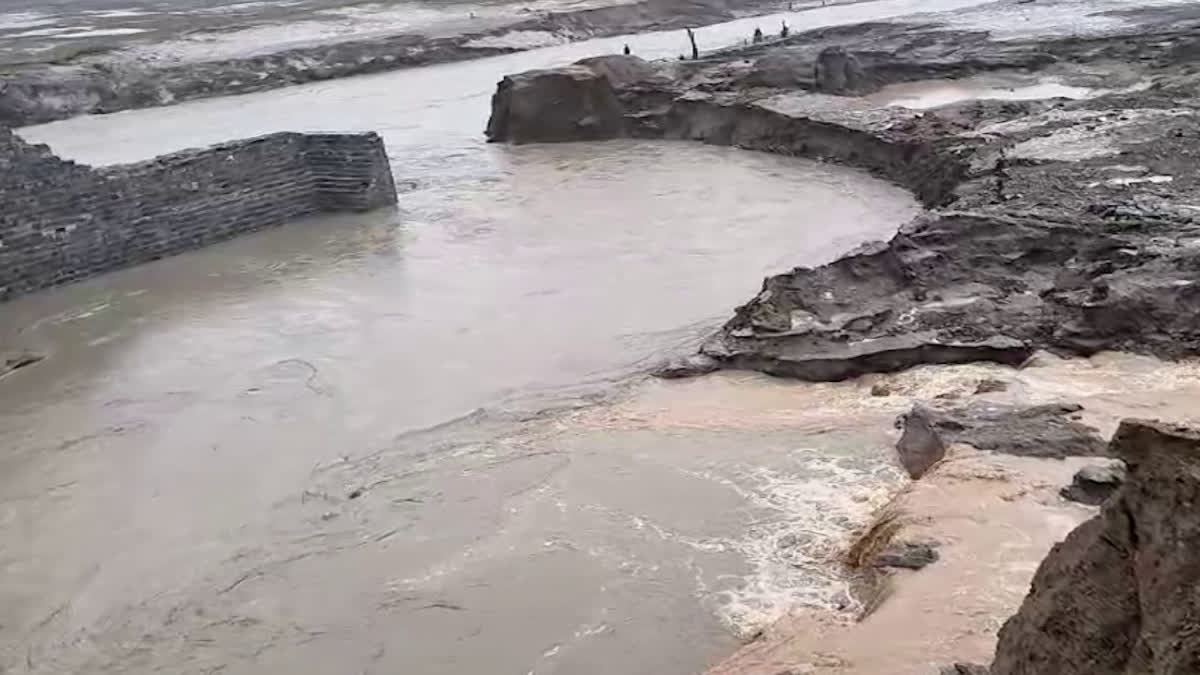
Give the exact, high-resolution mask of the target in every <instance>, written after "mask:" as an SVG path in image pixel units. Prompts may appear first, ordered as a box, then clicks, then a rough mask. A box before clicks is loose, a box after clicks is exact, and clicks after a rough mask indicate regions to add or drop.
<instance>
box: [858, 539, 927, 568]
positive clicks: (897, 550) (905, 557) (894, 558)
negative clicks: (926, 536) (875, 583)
mask: <svg viewBox="0 0 1200 675" xmlns="http://www.w3.org/2000/svg"><path fill="white" fill-rule="evenodd" d="M938 557H939V555H938V552H937V549H936V548H934V547H933V545H931V544H927V543H923V542H910V541H903V542H892V543H891V544H890V545H889V546H888V547H887V548H885V549H884V550H883V551H881V552H880V553H879V554H878V555H876V556H875V558H874V559H873V560H872V561H871V564H872V565H873V566H875V567H900V568H903V569H909V570H919V569H921V568H923V567H925V566H926V565H930V564H932V563H935V562H937V560H938Z"/></svg>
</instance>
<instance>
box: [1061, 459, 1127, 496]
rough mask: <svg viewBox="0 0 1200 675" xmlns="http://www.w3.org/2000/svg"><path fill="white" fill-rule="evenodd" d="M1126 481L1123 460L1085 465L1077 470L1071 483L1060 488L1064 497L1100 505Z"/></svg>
mask: <svg viewBox="0 0 1200 675" xmlns="http://www.w3.org/2000/svg"><path fill="white" fill-rule="evenodd" d="M1124 482H1125V465H1124V464H1122V463H1121V462H1119V461H1118V462H1113V463H1112V464H1099V465H1092V466H1085V467H1083V468H1082V469H1080V470H1079V471H1077V472H1075V477H1074V479H1072V481H1071V484H1070V485H1068V486H1066V487H1064V488H1063V489H1062V490H1059V494H1061V495H1062V496H1063V498H1064V499H1069V500H1071V501H1073V502H1079V503H1081V504H1088V505H1091V506H1099V505H1100V504H1103V503H1104V502H1105V501H1107V500H1108V498H1109V497H1111V496H1112V495H1113V493H1114V492H1116V491H1117V488H1119V487H1121V484H1122V483H1124Z"/></svg>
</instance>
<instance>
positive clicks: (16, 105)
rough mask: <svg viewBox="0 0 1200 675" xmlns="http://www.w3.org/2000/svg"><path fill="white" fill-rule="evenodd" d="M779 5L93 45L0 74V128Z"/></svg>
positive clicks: (650, 7)
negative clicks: (297, 38) (232, 43)
mask: <svg viewBox="0 0 1200 675" xmlns="http://www.w3.org/2000/svg"><path fill="white" fill-rule="evenodd" d="M797 4H798V5H801V6H803V5H805V4H807V3H797ZM816 4H817V5H818V6H819V3H816ZM787 6H788V4H787V3H786V2H781V1H780V0H748V1H738V2H732V1H730V0H637V1H636V2H630V3H622V4H616V5H609V6H590V7H588V6H585V7H584V8H582V9H577V8H566V9H562V10H560V11H536V12H534V11H527V12H526V13H524V14H521V13H519V12H518V11H517V10H516V9H514V10H513V11H512V12H511V13H509V14H508V15H506V16H507V18H499V19H495V20H491V21H485V20H483V19H475V18H474V17H475V14H474V13H471V14H470V18H469V19H468V18H467V15H466V13H465V11H464V12H460V13H462V14H463V15H464V16H463V17H462V20H461V21H459V22H458V24H461V25H455V26H446V27H438V26H431V27H430V29H428V30H409V31H403V32H393V33H390V34H381V35H369V36H368V37H359V36H355V35H353V34H348V35H340V36H337V37H336V39H332V40H331V39H324V40H317V39H313V40H312V42H313V44H292V43H289V42H286V41H281V44H280V45H279V46H277V47H271V46H269V45H268V46H266V47H264V46H262V45H261V44H260V43H258V42H255V43H254V47H255V49H253V50H242V49H239V50H236V51H247V52H248V53H244V54H239V53H236V51H235V53H231V54H228V55H224V54H222V53H221V52H222V48H221V46H220V44H219V40H220V39H221V37H220V36H221V32H220V31H216V32H214V33H213V37H212V38H210V40H212V41H217V42H218V44H214V45H213V46H210V47H208V49H207V50H206V51H201V48H203V47H204V43H197V44H189V43H186V42H182V43H181V45H180V46H179V47H177V48H172V47H171V43H170V42H168V43H165V44H164V45H163V46H162V47H158V48H156V47H153V46H152V45H150V46H147V45H131V46H128V47H127V48H109V47H106V46H99V45H95V46H91V47H88V48H78V49H65V48H64V49H56V50H54V51H51V52H37V53H35V54H33V55H31V56H30V57H27V58H29V59H32V61H31V62H29V63H25V64H19V63H18V64H12V65H8V66H0V75H2V82H0V124H4V125H8V126H26V125H31V124H38V123H42V122H49V121H53V120H58V119H64V118H67V117H72V116H75V115H83V114H92V113H109V112H116V111H119V110H127V109H131V108H146V107H152V106H159V105H167V104H170V103H174V102H177V101H185V100H189V99H197V98H206V97H210V96H224V95H231V94H242V93H247V92H254V91H263V90H267V89H274V88H278V87H284V86H288V85H294V84H300V83H304V82H314V81H320V80H329V79H334V78H339V77H348V76H351V75H363V74H369V73H377V72H383V71H388V70H395V69H398V68H407V67H414V66H425V65H430V64H435V63H446V62H452V61H461V60H465V59H474V58H481V57H486V56H493V55H497V54H507V53H511V52H515V51H522V50H524V49H529V48H533V47H539V46H545V45H548V44H558V43H562V42H568V41H573V40H582V39H588V38H596V37H606V36H613V35H624V34H630V33H638V32H645V31H656V30H676V29H678V30H682V29H683V28H684V27H697V26H704V25H709V24H714V23H720V22H724V21H729V20H732V19H736V18H739V17H743V16H751V15H754V14H762V13H769V12H772V11H777V10H779V9H781V8H786V7H787ZM145 30H147V31H151V29H150V28H147V29H145ZM224 30H225V31H226V32H228V30H230V29H224ZM280 32H281V33H282V32H283V31H280ZM148 34H150V35H153V34H154V33H153V32H151V33H148ZM183 35H185V36H186V35H187V31H184V32H183ZM250 37H253V36H250ZM260 39H261V38H260ZM180 50H182V52H183V53H185V54H191V56H189V57H188V58H183V59H181V58H174V57H172V58H164V57H163V56H161V55H159V54H158V52H166V53H168V54H169V53H171V52H172V51H180ZM225 51H230V50H229V49H228V48H226V49H225ZM193 52H196V53H195V54H192V53H193Z"/></svg>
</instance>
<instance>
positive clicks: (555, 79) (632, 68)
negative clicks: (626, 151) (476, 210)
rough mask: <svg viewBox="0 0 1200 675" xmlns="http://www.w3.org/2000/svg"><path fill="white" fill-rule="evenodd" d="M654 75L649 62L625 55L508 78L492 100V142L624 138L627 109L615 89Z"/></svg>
mask: <svg viewBox="0 0 1200 675" xmlns="http://www.w3.org/2000/svg"><path fill="white" fill-rule="evenodd" d="M653 76H654V68H653V66H651V65H650V64H649V63H647V62H646V61H643V60H642V59H639V58H637V57H636V56H622V55H614V56H603V57H595V58H591V59H584V60H583V61H580V62H578V63H576V64H573V65H570V66H565V67H562V68H550V69H546V70H530V71H527V72H524V73H519V74H517V75H508V76H506V77H505V78H504V79H503V80H501V81H500V84H499V85H497V88H496V93H495V94H493V95H492V115H491V118H490V119H488V125H487V130H486V134H487V137H488V140H489V141H493V142H511V143H534V142H537V143H553V142H562V141H595V140H604V139H609V138H617V137H620V136H623V135H626V133H627V131H626V129H627V124H626V120H625V108H624V105H623V104H622V103H621V100H620V97H619V96H618V95H617V88H618V87H623V86H629V85H632V84H635V83H636V82H639V81H642V80H645V79H649V78H652V77H653Z"/></svg>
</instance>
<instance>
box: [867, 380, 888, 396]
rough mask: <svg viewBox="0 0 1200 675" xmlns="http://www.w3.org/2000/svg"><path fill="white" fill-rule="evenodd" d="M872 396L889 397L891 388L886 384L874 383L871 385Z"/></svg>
mask: <svg viewBox="0 0 1200 675" xmlns="http://www.w3.org/2000/svg"><path fill="white" fill-rule="evenodd" d="M871 395H872V396H891V395H892V388H891V386H889V385H888V383H886V382H876V383H875V384H873V385H871Z"/></svg>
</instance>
